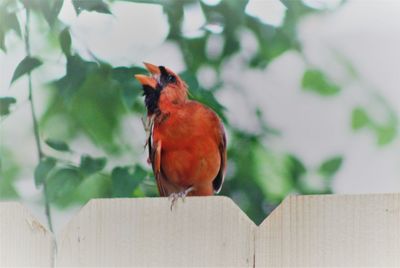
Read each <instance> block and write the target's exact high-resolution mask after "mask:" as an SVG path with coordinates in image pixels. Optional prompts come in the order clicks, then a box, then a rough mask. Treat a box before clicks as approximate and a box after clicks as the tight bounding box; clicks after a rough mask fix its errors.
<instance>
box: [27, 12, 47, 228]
mask: <svg viewBox="0 0 400 268" xmlns="http://www.w3.org/2000/svg"><path fill="white" fill-rule="evenodd" d="M25 11H26V23H25V50H26V54H27V56H31V49H30V38H29V22H30V12H29V9H28V8H26V9H25ZM28 90H29V96H28V100H29V103H30V106H31V114H32V122H33V133H34V135H35V142H36V148H37V153H38V159H39V162H40V161H41V160H42V158H43V157H44V154H43V151H42V146H41V144H40V137H39V125H38V121H37V117H36V113H35V102H34V101H33V95H32V75H31V72H29V73H28ZM43 193H44V199H45V200H44V201H45V213H46V217H47V223H48V225H49V229H50V231H53V224H52V221H51V210H50V202H49V196H48V193H47V182H46V181H44V182H43Z"/></svg>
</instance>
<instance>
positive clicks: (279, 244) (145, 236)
mask: <svg viewBox="0 0 400 268" xmlns="http://www.w3.org/2000/svg"><path fill="white" fill-rule="evenodd" d="M53 237H54V236H53V235H52V234H51V233H50V232H49V231H47V230H46V229H45V228H44V227H43V225H42V224H40V223H39V222H37V221H36V220H35V219H34V218H32V216H31V215H30V214H29V212H28V211H27V210H26V209H25V208H24V207H22V206H21V205H19V204H18V203H14V202H4V203H0V266H1V267H9V266H29V267H34V266H38V267H71V266H73V267H76V266H93V267H121V266H140V267H142V266H153V267H154V266H156V267H166V266H170V267H171V266H172V267H199V266H200V267H204V266H208V267H210V266H211V267H222V266H225V267H290V266H302V267H304V266H315V267H322V266H329V267H332V266H363V267H365V266H385V267H387V266H400V194H372V195H324V196H291V197H288V198H287V199H286V200H285V201H284V202H283V203H282V204H281V205H280V206H279V207H278V208H277V209H275V210H274V211H273V213H272V214H271V215H270V216H269V217H267V218H266V219H265V220H264V222H263V223H262V224H261V225H260V226H256V225H255V224H254V223H253V222H252V221H251V220H249V218H248V217H247V216H246V215H245V214H244V213H243V212H242V211H241V210H240V209H239V208H238V207H237V206H236V205H235V204H234V203H233V202H232V201H231V200H230V199H229V198H226V197H207V198H204V197H203V198H201V197H192V198H186V199H185V201H184V202H182V201H181V200H179V202H177V204H176V206H175V207H174V208H173V210H172V211H171V210H170V201H169V200H168V199H166V198H138V199H98V200H92V201H90V202H89V203H88V204H87V205H86V206H85V207H83V208H82V210H81V211H80V212H79V213H78V215H76V216H75V217H74V218H73V219H72V221H71V222H70V223H69V224H68V225H67V226H66V227H65V228H64V230H63V231H62V233H61V234H60V236H59V239H58V241H57V246H56V244H55V242H54V239H53ZM56 248H57V250H56Z"/></svg>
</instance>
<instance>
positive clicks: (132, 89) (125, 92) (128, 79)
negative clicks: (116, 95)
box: [111, 67, 147, 108]
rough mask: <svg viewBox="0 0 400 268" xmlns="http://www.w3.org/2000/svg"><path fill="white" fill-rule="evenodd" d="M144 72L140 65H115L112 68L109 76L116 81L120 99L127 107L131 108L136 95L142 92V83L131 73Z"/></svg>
mask: <svg viewBox="0 0 400 268" xmlns="http://www.w3.org/2000/svg"><path fill="white" fill-rule="evenodd" d="M145 73H147V71H146V70H145V69H143V68H140V67H132V68H127V67H117V68H114V69H113V70H112V76H111V77H112V79H113V80H114V81H116V82H117V83H118V85H119V87H120V89H121V91H122V99H123V101H124V103H125V105H126V106H127V107H128V108H132V106H133V105H134V103H135V101H136V100H137V97H138V96H140V95H141V94H142V93H143V91H142V85H141V84H140V83H139V82H138V81H137V80H136V79H135V78H134V77H133V75H134V74H145Z"/></svg>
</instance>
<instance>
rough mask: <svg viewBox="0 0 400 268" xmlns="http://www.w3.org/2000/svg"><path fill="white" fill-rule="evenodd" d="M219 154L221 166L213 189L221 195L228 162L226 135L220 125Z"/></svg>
mask: <svg viewBox="0 0 400 268" xmlns="http://www.w3.org/2000/svg"><path fill="white" fill-rule="evenodd" d="M218 149H219V154H220V156H221V165H220V168H219V171H218V174H217V176H216V177H215V179H214V180H213V188H214V192H215V193H219V191H220V190H221V187H222V184H223V182H224V178H225V172H226V161H227V153H226V135H225V130H224V126H223V125H222V123H220V133H219V144H218Z"/></svg>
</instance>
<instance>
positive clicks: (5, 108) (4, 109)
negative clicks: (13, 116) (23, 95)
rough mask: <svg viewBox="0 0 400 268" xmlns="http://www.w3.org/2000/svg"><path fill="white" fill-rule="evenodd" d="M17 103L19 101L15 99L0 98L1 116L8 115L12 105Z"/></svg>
mask: <svg viewBox="0 0 400 268" xmlns="http://www.w3.org/2000/svg"><path fill="white" fill-rule="evenodd" d="M16 102H17V100H16V99H15V98H13V97H0V116H4V115H8V114H9V113H10V107H11V105H12V104H14V103H16Z"/></svg>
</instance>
